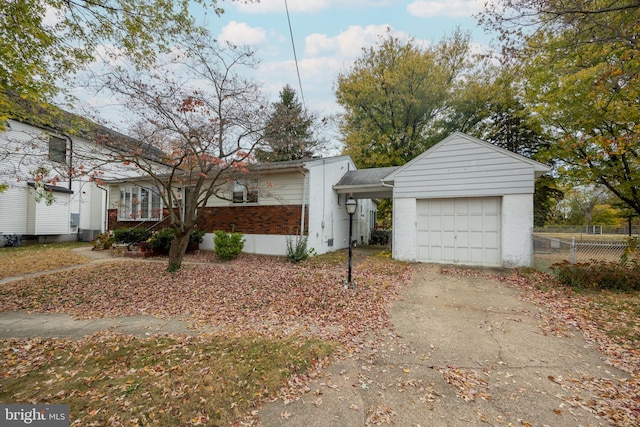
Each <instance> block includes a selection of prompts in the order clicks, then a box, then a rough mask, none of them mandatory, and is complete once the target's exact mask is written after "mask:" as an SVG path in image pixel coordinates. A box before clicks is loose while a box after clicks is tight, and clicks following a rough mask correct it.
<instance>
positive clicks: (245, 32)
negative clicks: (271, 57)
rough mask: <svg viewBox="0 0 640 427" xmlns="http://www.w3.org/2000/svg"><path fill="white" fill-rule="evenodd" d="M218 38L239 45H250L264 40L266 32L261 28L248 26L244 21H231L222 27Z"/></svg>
mask: <svg viewBox="0 0 640 427" xmlns="http://www.w3.org/2000/svg"><path fill="white" fill-rule="evenodd" d="M218 38H219V39H220V40H224V41H228V42H230V43H233V44H236V45H239V46H244V45H248V46H251V45H256V44H260V43H262V42H264V41H265V40H266V39H267V33H266V31H265V30H264V29H262V28H255V27H250V26H249V25H247V24H246V23H244V22H236V21H231V22H229V23H228V24H227V25H225V26H224V28H222V31H221V32H220V34H219V36H218Z"/></svg>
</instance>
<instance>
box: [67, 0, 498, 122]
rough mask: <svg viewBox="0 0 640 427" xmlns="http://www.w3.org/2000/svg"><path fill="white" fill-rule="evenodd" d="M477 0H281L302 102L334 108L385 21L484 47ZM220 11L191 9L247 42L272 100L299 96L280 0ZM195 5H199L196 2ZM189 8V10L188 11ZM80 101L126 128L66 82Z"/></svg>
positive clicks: (419, 34)
mask: <svg viewBox="0 0 640 427" xmlns="http://www.w3.org/2000/svg"><path fill="white" fill-rule="evenodd" d="M484 1H485V0H429V1H426V0H287V3H286V4H287V5H288V9H289V16H290V18H291V28H292V31H293V40H294V43H295V47H296V53H297V58H298V68H299V70H300V80H301V83H302V95H303V97H304V102H305V106H306V107H307V108H308V109H309V110H310V111H312V112H313V113H315V114H316V115H317V116H319V117H326V116H329V115H332V114H335V113H339V112H340V111H341V110H340V108H339V106H338V105H337V104H336V102H335V96H334V84H335V82H336V79H337V76H338V74H339V73H340V72H344V71H348V70H349V68H350V67H351V65H352V64H353V62H354V60H355V59H356V58H358V56H360V55H361V53H362V49H363V48H367V47H370V46H373V45H375V44H376V43H377V42H379V40H380V37H382V36H383V35H384V34H386V32H387V28H390V30H391V32H392V34H393V35H394V36H396V37H399V38H401V39H408V38H410V37H411V38H414V39H415V40H416V41H417V42H418V43H425V44H428V43H433V42H437V41H438V40H440V39H442V38H443V37H444V36H447V35H451V34H452V33H453V32H454V31H455V30H456V28H460V29H461V30H463V31H469V32H470V33H471V37H472V41H473V43H474V48H475V49H476V50H478V51H481V50H485V49H487V48H488V46H489V44H490V43H491V41H492V36H491V35H489V34H486V32H485V31H484V30H483V29H482V28H479V27H478V26H477V21H476V19H475V18H474V17H473V15H474V14H476V13H477V12H479V11H480V10H481V8H482V4H483V3H484ZM219 5H220V6H222V7H224V9H225V13H224V14H223V15H222V16H220V17H219V16H217V15H215V14H213V13H210V14H208V15H204V14H199V15H197V22H198V24H201V25H204V26H206V27H207V28H208V29H209V30H210V32H211V34H213V36H214V37H216V38H217V39H219V40H227V41H230V42H233V43H235V44H238V45H247V46H249V47H250V48H252V49H253V50H254V51H255V52H256V54H257V57H258V58H259V60H260V65H259V66H258V68H257V69H256V70H255V71H254V72H253V75H251V77H252V78H254V79H255V80H257V81H259V82H260V83H261V84H262V88H263V90H264V92H265V94H266V95H267V96H268V97H269V99H271V100H272V101H276V100H277V99H278V93H279V92H280V90H282V88H283V86H284V85H285V84H289V85H290V86H291V87H293V88H294V89H295V90H296V92H297V93H298V97H299V98H300V99H302V97H301V96H300V95H301V91H300V85H299V83H298V77H297V74H296V63H295V61H294V54H293V47H292V43H291V37H290V33H289V23H288V20H287V14H286V8H285V0H260V1H259V3H245V2H243V1H242V0H241V1H231V0H219ZM200 12H201V10H200ZM194 13H195V12H194ZM72 93H74V94H75V95H76V96H78V98H79V99H81V100H82V103H83V104H84V106H85V107H86V108H83V107H80V108H79V110H85V112H83V111H78V112H79V113H80V114H83V113H84V114H86V110H87V108H88V109H89V110H90V111H93V112H94V113H97V114H98V116H99V117H101V118H102V119H103V120H106V121H108V122H111V125H112V126H114V127H115V128H117V129H120V130H123V131H125V132H126V128H127V127H128V126H127V125H126V124H125V122H126V121H127V120H126V115H124V116H123V115H122V112H123V111H124V109H123V108H122V106H119V105H118V103H117V101H116V100H114V99H113V98H111V97H110V96H108V95H105V94H104V93H100V94H94V95H89V94H88V93H87V92H86V88H83V87H82V86H78V87H76V88H75V89H74V90H72Z"/></svg>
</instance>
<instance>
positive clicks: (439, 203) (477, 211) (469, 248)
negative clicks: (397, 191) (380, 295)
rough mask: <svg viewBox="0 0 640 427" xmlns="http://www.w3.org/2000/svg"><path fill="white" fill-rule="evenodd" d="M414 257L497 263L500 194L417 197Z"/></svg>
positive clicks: (443, 261) (431, 259)
mask: <svg viewBox="0 0 640 427" xmlns="http://www.w3.org/2000/svg"><path fill="white" fill-rule="evenodd" d="M417 215H418V220H417V231H418V239H417V243H418V248H417V249H418V251H417V257H418V261H424V262H437V263H451V264H465V265H483V266H494V267H499V266H500V265H501V262H500V259H501V255H500V198H499V197H487V198H468V199H429V200H418V206H417Z"/></svg>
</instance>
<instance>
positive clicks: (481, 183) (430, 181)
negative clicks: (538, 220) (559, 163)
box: [394, 136, 534, 199]
mask: <svg viewBox="0 0 640 427" xmlns="http://www.w3.org/2000/svg"><path fill="white" fill-rule="evenodd" d="M445 141H446V143H445V144H442V145H441V144H438V145H436V146H435V147H433V148H432V149H431V150H429V151H427V152H426V153H425V154H426V155H422V156H419V157H417V158H416V159H415V160H414V161H412V162H411V163H409V164H407V165H406V167H405V168H404V169H402V170H400V171H399V172H398V173H397V174H396V176H395V186H394V197H415V198H419V199H420V198H439V197H474V196H501V195H503V194H522V193H531V194H532V193H533V191H534V168H533V166H532V165H529V164H527V163H525V162H523V161H521V160H518V159H516V158H514V157H512V156H511V155H509V154H507V153H501V152H499V151H496V150H495V149H493V148H491V147H486V146H484V145H482V144H476V143H474V142H471V141H469V140H468V139H466V138H464V137H461V136H458V137H454V138H452V139H450V140H448V141H447V140H445Z"/></svg>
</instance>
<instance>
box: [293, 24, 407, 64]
mask: <svg viewBox="0 0 640 427" xmlns="http://www.w3.org/2000/svg"><path fill="white" fill-rule="evenodd" d="M388 28H390V26H389V25H386V24H383V25H367V26H366V27H362V26H359V25H351V26H349V28H347V29H346V30H345V31H343V32H341V33H340V34H338V35H337V36H335V37H329V36H327V35H326V34H318V33H315V34H311V35H309V36H307V37H306V39H305V54H306V55H308V56H314V57H315V56H320V55H330V56H331V57H338V58H343V59H349V60H353V59H355V58H356V57H358V56H359V55H360V53H362V48H366V47H368V46H372V45H374V44H376V43H377V42H378V41H379V40H380V37H382V36H383V35H384V34H386V32H387V29H388ZM391 33H392V34H393V35H394V36H395V37H399V38H405V37H407V35H406V34H405V33H403V32H398V31H394V30H393V29H391Z"/></svg>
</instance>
